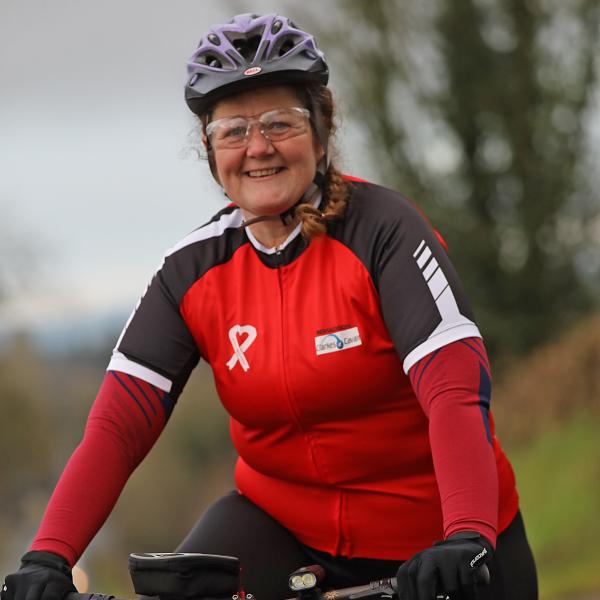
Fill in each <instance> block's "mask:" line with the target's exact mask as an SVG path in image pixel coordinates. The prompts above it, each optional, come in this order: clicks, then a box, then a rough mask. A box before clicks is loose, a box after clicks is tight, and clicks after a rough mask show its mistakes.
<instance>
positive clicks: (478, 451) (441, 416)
mask: <svg viewBox="0 0 600 600" xmlns="http://www.w3.org/2000/svg"><path fill="white" fill-rule="evenodd" d="M410 374H411V381H412V383H413V388H414V389H415V392H416V393H417V397H418V398H419V401H420V402H421V405H422V406H423V409H424V410H425V413H426V414H427V416H428V418H429V437H430V444H431V453H432V457H433V463H434V468H435V473H436V478H437V482H438V487H439V491H440V499H441V503H442V513H443V517H444V537H445V538H447V537H448V536H450V535H452V534H454V533H456V532H458V531H465V530H473V531H477V532H479V533H480V534H481V535H483V536H484V537H486V538H487V539H488V540H489V541H490V542H491V543H492V544H493V545H495V541H496V529H497V520H498V474H497V467H496V460H495V456H494V447H493V437H492V432H491V430H490V426H489V419H488V410H489V398H490V392H491V383H490V376H489V366H488V363H487V357H486V354H485V349H484V347H483V344H482V343H481V340H479V339H477V338H469V339H467V340H461V341H459V342H454V343H453V344H450V345H448V346H446V347H444V348H442V349H440V350H439V351H437V352H436V353H432V354H431V355H429V356H426V357H425V358H423V359H422V360H421V361H420V362H419V363H417V365H415V366H414V368H413V369H411V372H410Z"/></svg>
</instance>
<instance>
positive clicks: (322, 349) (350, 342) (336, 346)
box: [315, 327, 362, 356]
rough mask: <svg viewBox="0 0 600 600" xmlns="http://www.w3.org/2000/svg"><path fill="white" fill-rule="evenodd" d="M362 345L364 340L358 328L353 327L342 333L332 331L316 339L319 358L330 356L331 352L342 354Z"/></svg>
mask: <svg viewBox="0 0 600 600" xmlns="http://www.w3.org/2000/svg"><path fill="white" fill-rule="evenodd" d="M361 345H362V340H361V339H360V333H359V331H358V327H351V328H350V329H344V330H342V331H332V332H330V333H327V334H326V335H318V336H317V337H315V349H316V351H317V356H319V355H320V354H329V353H330V352H340V351H342V350H348V349H349V348H356V346H361Z"/></svg>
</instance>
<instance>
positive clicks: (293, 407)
mask: <svg viewBox="0 0 600 600" xmlns="http://www.w3.org/2000/svg"><path fill="white" fill-rule="evenodd" d="M276 254H277V255H278V257H280V258H281V252H280V251H278V252H277V253H276ZM284 266H285V265H284V264H283V261H281V262H279V264H278V265H277V280H278V283H279V298H280V311H281V359H282V361H281V362H282V373H283V385H284V389H285V395H286V400H287V404H288V407H289V410H290V414H291V416H292V418H293V420H294V423H295V424H296V426H297V427H298V429H299V430H300V431H301V432H302V435H303V436H304V440H305V442H306V446H307V448H308V451H309V453H310V459H311V462H312V465H313V467H314V469H315V472H316V474H317V476H318V477H319V479H321V480H322V481H323V482H325V481H326V480H325V478H324V477H323V474H322V472H321V469H320V467H319V462H318V459H317V456H316V452H315V447H314V442H313V439H312V435H311V434H310V432H309V431H307V429H306V427H304V425H303V424H302V419H301V416H300V412H299V411H298V406H297V403H296V401H295V399H294V393H293V390H292V385H291V380H290V366H289V365H290V364H291V361H290V349H289V344H288V339H289V330H288V327H289V321H290V319H289V318H288V314H287V311H288V308H287V302H286V299H287V298H286V293H285V284H284V273H283V269H284Z"/></svg>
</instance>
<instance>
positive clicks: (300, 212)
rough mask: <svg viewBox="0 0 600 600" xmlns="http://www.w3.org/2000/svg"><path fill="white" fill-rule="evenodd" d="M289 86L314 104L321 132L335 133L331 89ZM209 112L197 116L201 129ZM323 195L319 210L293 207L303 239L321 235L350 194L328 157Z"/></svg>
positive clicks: (211, 162)
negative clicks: (322, 129) (321, 122)
mask: <svg viewBox="0 0 600 600" xmlns="http://www.w3.org/2000/svg"><path fill="white" fill-rule="evenodd" d="M290 87H291V88H292V90H293V91H294V93H295V94H296V95H297V96H298V99H299V100H300V101H301V102H302V103H303V105H304V106H305V107H306V108H313V107H316V108H317V110H318V111H319V112H320V113H321V118H322V120H323V125H324V128H325V132H326V134H327V137H328V139H329V140H331V138H332V137H333V134H334V133H335V123H334V113H335V105H334V102H333V95H332V93H331V90H330V89H329V88H328V87H327V86H324V85H320V84H311V83H309V84H308V85H306V84H305V85H298V84H296V85H291V86H290ZM211 113H212V109H209V110H208V111H207V112H206V113H205V114H203V115H201V116H200V117H199V119H200V122H201V124H202V128H203V130H204V128H205V127H206V124H207V123H208V121H209V119H210V115H211ZM314 118H318V116H317V117H315V115H312V116H311V125H312V129H313V134H314V135H315V136H317V139H318V138H319V136H318V132H317V129H316V126H315V123H314V121H313V119H314ZM205 144H207V158H208V164H209V166H210V170H211V173H212V175H213V177H214V178H215V180H216V181H217V183H219V185H221V182H220V181H219V177H218V173H217V169H216V165H215V156H214V151H213V149H212V148H211V147H210V144H208V141H207V140H205ZM328 155H329V156H331V144H329V149H328ZM323 195H324V197H325V203H324V205H323V210H322V211H321V210H319V209H318V208H315V207H314V206H312V204H309V203H307V202H304V203H302V204H299V205H298V206H297V207H296V210H295V213H294V214H295V215H296V217H298V219H299V220H300V222H301V223H302V236H303V237H304V239H305V240H306V241H310V240H311V239H312V238H314V237H315V236H318V235H323V234H324V233H325V232H326V230H327V223H328V222H332V221H336V220H338V219H341V218H342V216H343V215H344V212H345V210H346V205H347V203H348V197H349V195H350V186H349V184H348V182H347V181H346V180H345V179H344V178H343V177H342V174H341V172H340V171H339V170H338V169H337V168H336V167H335V165H334V163H333V161H330V163H329V166H328V168H327V172H326V173H325V181H324V185H323Z"/></svg>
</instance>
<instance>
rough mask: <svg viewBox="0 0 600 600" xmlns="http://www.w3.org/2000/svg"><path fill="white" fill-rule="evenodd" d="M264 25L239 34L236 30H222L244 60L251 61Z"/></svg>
mask: <svg viewBox="0 0 600 600" xmlns="http://www.w3.org/2000/svg"><path fill="white" fill-rule="evenodd" d="M264 29H265V28H264V25H263V26H260V27H257V28H256V29H253V30H252V31H249V32H248V33H246V34H245V35H240V34H239V33H238V32H237V31H224V32H223V33H224V34H225V37H226V38H227V39H228V40H229V41H230V42H231V45H232V46H233V47H234V48H235V50H236V51H237V52H238V53H239V54H240V55H241V56H242V57H243V58H244V60H245V61H246V62H249V63H250V62H252V60H253V59H254V57H255V56H256V51H257V50H258V46H259V44H260V41H261V39H262V35H263V31H264Z"/></svg>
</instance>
